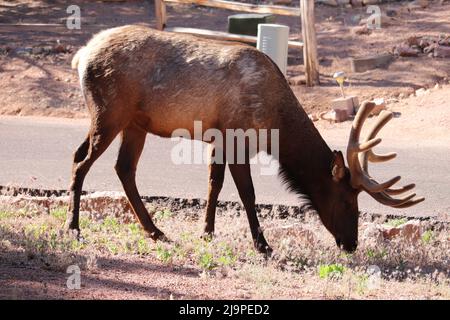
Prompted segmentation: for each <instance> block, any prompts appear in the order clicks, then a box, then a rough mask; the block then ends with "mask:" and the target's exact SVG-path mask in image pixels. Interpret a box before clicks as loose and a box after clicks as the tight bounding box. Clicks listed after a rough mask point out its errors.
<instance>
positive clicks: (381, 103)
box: [370, 98, 386, 116]
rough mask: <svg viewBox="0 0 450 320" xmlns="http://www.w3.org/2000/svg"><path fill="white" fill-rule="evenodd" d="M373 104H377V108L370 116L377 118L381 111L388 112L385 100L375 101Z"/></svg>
mask: <svg viewBox="0 0 450 320" xmlns="http://www.w3.org/2000/svg"><path fill="white" fill-rule="evenodd" d="M373 102H374V103H375V108H373V110H372V112H371V113H370V115H372V116H377V115H379V114H380V112H381V111H383V110H386V102H385V101H384V99H383V98H379V99H374V100H373Z"/></svg>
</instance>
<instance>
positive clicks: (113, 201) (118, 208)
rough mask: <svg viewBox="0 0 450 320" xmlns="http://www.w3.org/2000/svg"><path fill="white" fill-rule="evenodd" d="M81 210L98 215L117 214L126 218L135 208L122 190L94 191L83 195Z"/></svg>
mask: <svg viewBox="0 0 450 320" xmlns="http://www.w3.org/2000/svg"><path fill="white" fill-rule="evenodd" d="M80 210H81V211H87V212H89V213H90V214H91V215H94V216H97V217H104V216H110V215H111V216H115V217H120V218H125V217H126V216H127V215H128V216H129V215H132V214H133V210H132V209H131V206H130V204H129V202H128V199H127V197H126V196H125V194H123V193H122V192H94V193H92V194H88V195H86V196H82V197H81V201H80Z"/></svg>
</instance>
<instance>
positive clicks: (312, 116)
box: [308, 113, 319, 121]
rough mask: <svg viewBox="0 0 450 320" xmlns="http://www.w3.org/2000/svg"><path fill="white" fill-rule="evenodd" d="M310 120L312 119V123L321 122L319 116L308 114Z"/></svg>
mask: <svg viewBox="0 0 450 320" xmlns="http://www.w3.org/2000/svg"><path fill="white" fill-rule="evenodd" d="M308 118H309V119H311V121H317V120H319V117H318V116H317V114H314V113H310V114H308Z"/></svg>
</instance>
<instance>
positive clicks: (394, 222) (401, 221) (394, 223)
mask: <svg viewBox="0 0 450 320" xmlns="http://www.w3.org/2000/svg"><path fill="white" fill-rule="evenodd" d="M407 222H408V219H406V218H401V219H391V220H389V221H388V222H386V225H388V226H391V227H399V226H401V225H402V224H405V223H407Z"/></svg>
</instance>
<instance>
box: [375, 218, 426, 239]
mask: <svg viewBox="0 0 450 320" xmlns="http://www.w3.org/2000/svg"><path fill="white" fill-rule="evenodd" d="M422 229H423V228H422V225H421V222H420V221H419V220H410V221H408V222H406V223H404V224H402V225H400V226H398V227H387V226H383V230H382V232H383V237H384V239H387V240H392V239H395V238H398V237H401V238H402V239H404V240H405V241H407V242H417V241H418V240H420V238H421V236H422V232H423V230H422Z"/></svg>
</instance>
